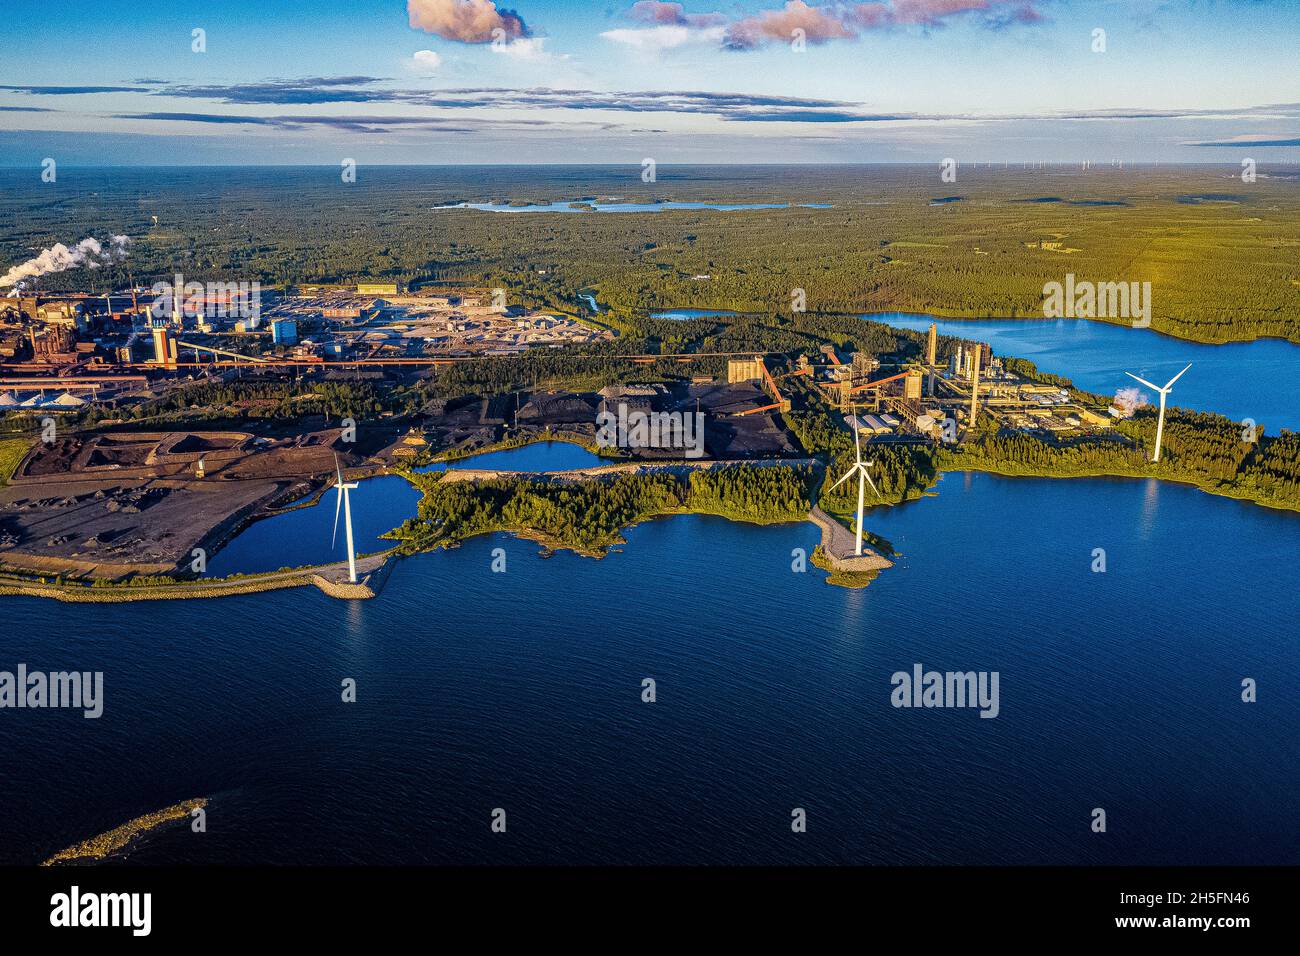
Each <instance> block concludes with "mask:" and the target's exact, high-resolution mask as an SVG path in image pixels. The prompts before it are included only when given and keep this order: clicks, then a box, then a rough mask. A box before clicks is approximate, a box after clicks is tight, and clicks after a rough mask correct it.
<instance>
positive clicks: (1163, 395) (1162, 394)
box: [1124, 362, 1192, 463]
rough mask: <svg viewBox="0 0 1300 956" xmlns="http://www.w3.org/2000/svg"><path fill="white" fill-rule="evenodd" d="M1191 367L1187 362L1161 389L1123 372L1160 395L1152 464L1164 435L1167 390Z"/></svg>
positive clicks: (1158, 455) (1157, 457)
mask: <svg viewBox="0 0 1300 956" xmlns="http://www.w3.org/2000/svg"><path fill="white" fill-rule="evenodd" d="M1191 367H1192V363H1191V362H1188V363H1187V368H1185V369H1183V371H1182V372H1179V373H1178V374H1177V375H1175V376H1174V377H1173V378H1171V379H1170V380H1169V381H1168V382H1166V383H1165V387H1164V388H1161V387H1160V386H1159V385H1153V384H1151V383H1150V382H1148V381H1147V380H1146V379H1144V378H1138V377H1137V376H1136V375H1134V374H1133V373H1132V372H1125V373H1124V374H1125V375H1127V376H1128V377H1129V378H1131V379H1134V380H1135V381H1138V382H1141V383H1142V384H1143V385H1145V386H1146V387H1147V388H1150V389H1154V390H1155V391H1157V392H1159V393H1160V421H1159V422H1158V423H1157V424H1156V453H1155V455H1154V456H1153V457H1152V459H1151V461H1152V463H1154V462H1157V461H1159V460H1160V439H1161V437H1162V436H1163V435H1164V433H1165V399H1166V398H1168V397H1169V390H1170V389H1172V388H1173V387H1174V382H1176V381H1178V380H1179V379H1180V378H1182V377H1183V372H1186V371H1187V369H1188V368H1191Z"/></svg>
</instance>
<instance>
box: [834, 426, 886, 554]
mask: <svg viewBox="0 0 1300 956" xmlns="http://www.w3.org/2000/svg"><path fill="white" fill-rule="evenodd" d="M853 457H854V461H853V467H851V468H850V469H849V470H848V471H846V472H845V473H844V477H843V478H841V479H840V480H839V481H837V482H835V484H833V485H831V488H830V490H831V491H834V490H835V489H836V488H838V487H839V486H840V485H842V484H844V482H846V481H848V480H849V479H850V478H851V477H853V474H854V473H855V472H856V473H857V476H858V531H857V551H856V553H857V554H859V555H860V554H862V503H863V497H864V495H865V488H866V485H871V490H872V491H873V492H875V495H876V497H877V498H879V497H880V492H879V491H876V484H875V482H873V481H872V480H871V476H870V475H869V474H867V469H868V468H869V467H871V466H872V465H874V464H875V462H874V461H869V462H867V463H866V464H863V462H862V445H861V443H860V442H859V441H858V416H856V415H854V416H853ZM864 481H865V482H866V484H863V482H864Z"/></svg>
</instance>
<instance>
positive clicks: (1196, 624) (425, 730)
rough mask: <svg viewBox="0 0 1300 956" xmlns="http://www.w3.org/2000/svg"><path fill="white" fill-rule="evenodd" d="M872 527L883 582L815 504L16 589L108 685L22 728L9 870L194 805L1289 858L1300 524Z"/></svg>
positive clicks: (665, 856)
mask: <svg viewBox="0 0 1300 956" xmlns="http://www.w3.org/2000/svg"><path fill="white" fill-rule="evenodd" d="M868 520H869V526H870V527H871V528H872V530H874V531H877V532H879V533H881V534H884V535H885V536H886V537H888V538H890V539H891V540H892V541H893V542H894V543H895V545H896V546H897V547H898V548H899V549H900V550H901V551H902V552H903V557H902V558H901V560H900V563H899V565H898V566H897V567H896V568H894V569H891V570H889V571H886V572H885V573H884V574H882V575H881V576H880V577H879V578H878V579H877V580H876V581H875V583H873V584H872V585H871V587H870V588H868V589H866V590H863V591H849V590H844V589H841V588H835V587H831V586H828V585H827V584H825V583H824V580H823V575H822V574H821V573H820V572H818V571H817V570H816V569H809V571H808V572H807V573H802V574H800V573H793V572H792V571H791V560H792V557H791V551H792V549H795V548H802V549H805V550H811V548H812V547H813V545H814V544H815V543H816V541H817V538H818V534H817V531H816V529H815V528H813V527H812V526H811V525H808V524H792V525H779V526H769V527H756V526H750V525H743V524H735V523H731V522H728V521H725V520H723V519H717V518H707V517H696V516H688V517H678V518H671V519H666V520H660V521H653V522H648V523H646V524H642V525H640V526H638V527H636V528H633V529H631V530H630V531H629V532H628V533H627V539H628V543H627V545H626V546H625V547H624V548H622V549H621V550H620V551H619V552H617V553H614V554H612V555H610V556H609V557H606V558H605V559H603V560H600V561H595V560H591V559H586V558H579V557H576V556H574V555H571V554H567V553H564V552H560V553H558V554H556V555H555V556H554V557H553V558H551V559H549V560H539V559H538V557H537V555H538V547H537V546H536V545H535V544H532V543H529V542H524V541H520V540H517V539H515V538H513V537H511V536H508V535H493V536H488V537H483V538H478V539H473V540H471V541H469V542H467V543H466V544H465V545H463V546H462V547H460V548H458V549H455V550H453V551H448V552H439V553H434V554H428V555H423V556H419V557H416V558H413V559H409V560H405V561H403V562H401V563H399V564H398V565H397V566H396V568H395V570H394V572H393V574H392V576H391V578H390V579H389V581H388V583H387V585H386V587H385V590H384V592H383V593H382V594H381V595H380V597H378V598H377V599H375V600H371V601H365V602H342V601H335V600H332V599H330V598H327V597H325V596H324V595H323V594H321V593H319V592H317V591H316V590H315V589H312V588H304V589H299V590H294V591H278V592H268V593H264V594H257V595H248V596H244V597H236V598H226V599H221V600H219V601H174V602H157V603H147V604H137V605H132V606H130V607H129V608H124V607H120V606H118V607H111V608H110V607H105V606H95V605H65V604H60V603H56V602H53V601H42V600H38V599H34V598H6V599H5V601H4V604H3V611H4V614H5V617H6V625H5V627H4V628H3V629H0V665H2V666H3V667H5V668H9V669H12V668H13V667H14V666H15V665H16V664H17V663H18V662H24V663H27V664H29V665H30V666H31V667H33V668H38V667H39V668H44V669H63V668H70V667H75V668H78V669H89V670H102V671H103V672H104V674H105V695H106V704H105V713H104V716H103V717H102V718H100V719H99V720H85V719H83V718H82V717H81V716H80V713H74V712H67V711H33V710H24V711H6V712H3V713H0V750H2V751H3V753H4V754H5V759H6V767H7V772H6V773H5V774H3V775H0V806H3V807H4V812H3V813H0V863H12V862H18V863H27V862H32V861H36V860H39V859H41V858H42V857H43V856H44V855H46V854H48V853H50V852H51V851H54V850H56V849H58V848H61V847H63V846H66V845H69V844H71V843H72V842H74V841H76V840H80V839H83V838H85V837H87V836H89V835H91V834H94V833H98V832H102V831H103V830H106V829H108V828H110V827H112V826H115V825H117V824H119V823H122V822H123V821H125V820H127V819H129V818H131V817H134V816H135V815H137V814H139V813H142V812H145V811H148V810H152V809H155V808H158V807H160V806H164V805H167V804H169V803H171V802H173V801H177V800H180V799H183V798H187V797H192V796H196V795H200V794H207V795H212V796H213V801H212V804H211V806H210V808H209V811H208V832H207V833H205V834H193V833H191V832H190V831H189V829H188V828H186V827H180V828H178V829H173V830H169V831H167V832H165V833H163V834H160V835H158V836H156V837H154V838H151V839H150V840H148V841H146V842H145V843H144V844H142V845H141V846H140V847H139V848H138V849H137V850H135V851H133V852H132V853H131V854H130V856H129V857H128V858H129V859H130V860H131V861H132V862H139V863H155V862H186V863H234V862H240V863H251V862H261V863H431V862H436V863H450V862H458V863H501V862H516V863H543V862H623V863H647V862H675V863H702V862H735V863H836V862H852V863H931V862H943V863H1239V864H1246V863H1285V864H1297V863H1300V828H1298V827H1297V826H1296V820H1297V818H1298V817H1300V786H1297V784H1298V783H1300V780H1298V779H1297V777H1298V776H1300V774H1298V772H1297V769H1296V768H1297V767H1300V695H1297V694H1295V693H1294V688H1295V687H1297V686H1300V655H1298V654H1297V653H1296V644H1295V641H1296V632H1297V628H1296V625H1297V622H1298V621H1300V589H1297V587H1296V583H1297V582H1296V571H1295V568H1296V558H1297V556H1298V555H1297V549H1296V541H1297V532H1300V516H1297V515H1294V514H1288V513H1279V512H1272V511H1268V510H1266V509H1263V508H1259V507H1256V506H1252V505H1248V504H1243V503H1239V502H1235V501H1231V500H1228V499H1223V498H1215V497H1212V496H1209V495H1206V494H1203V493H1201V492H1199V491H1197V490H1195V489H1191V488H1187V487H1181V486H1176V485H1160V484H1157V483H1155V482H1146V481H1122V480H1113V481H1112V480H1095V479H1088V480H1076V481H1051V480H1046V479H1021V480H1017V479H1005V478H998V477H994V476H988V475H960V474H955V475H949V476H947V477H945V478H944V479H943V481H942V482H941V483H940V485H939V494H938V496H937V497H932V498H926V499H924V500H921V501H918V502H914V503H911V504H908V505H904V506H901V507H898V508H894V509H876V510H874V511H872V512H871V513H870V516H869V519H868ZM1098 547H1102V548H1105V549H1106V554H1107V561H1108V570H1107V571H1106V573H1104V574H1094V573H1092V572H1091V571H1090V570H1089V567H1090V565H1091V563H1092V560H1093V557H1092V552H1093V549H1095V548H1098ZM494 548H505V549H506V553H507V558H508V564H507V571H506V573H505V574H498V573H493V572H492V571H491V563H492V553H491V552H492V549H494ZM914 663H921V664H923V665H924V666H925V667H927V668H937V669H941V670H946V669H975V670H996V671H998V672H999V674H1000V675H1001V687H1000V691H1001V693H1000V704H1001V715H1000V716H999V717H998V718H997V719H994V720H983V719H980V718H978V717H977V716H976V713H975V712H974V711H971V710H901V709H894V708H893V707H891V706H890V704H889V694H890V691H891V684H890V675H891V674H892V673H893V672H894V671H897V670H908V669H910V667H911V666H912V665H913V664H914ZM1247 676H1249V677H1253V678H1255V679H1256V680H1257V681H1258V685H1259V688H1260V693H1259V702H1258V703H1255V704H1244V703H1242V702H1241V701H1240V696H1239V694H1240V681H1241V679H1242V678H1243V677H1247ZM346 677H351V678H354V679H355V680H356V681H357V688H358V697H357V702H356V703H354V704H343V703H341V702H340V699H339V686H340V681H342V680H343V679H344V678H346ZM645 677H652V678H654V679H655V680H656V681H657V692H658V701H657V702H656V703H654V704H644V703H642V702H641V700H640V692H641V680H642V679H643V678H645ZM495 807H502V808H504V809H506V811H507V820H508V832H507V833H506V834H504V835H494V834H492V833H491V832H490V830H489V815H490V814H491V811H492V809H493V808H495ZM793 807H803V808H805V809H806V810H807V812H808V820H809V823H808V832H807V833H805V834H800V835H795V834H792V833H791V832H790V826H789V821H790V811H791V809H792V808H793ZM1094 807H1103V808H1105V809H1106V811H1107V814H1108V824H1109V828H1108V832H1107V833H1106V834H1094V833H1092V832H1091V831H1090V829H1089V823H1090V821H1091V812H1092V809H1093V808H1094Z"/></svg>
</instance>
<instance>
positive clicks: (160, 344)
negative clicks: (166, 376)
mask: <svg viewBox="0 0 1300 956" xmlns="http://www.w3.org/2000/svg"><path fill="white" fill-rule="evenodd" d="M153 360H154V363H155V364H157V365H161V366H162V367H163V368H167V369H174V368H176V339H175V338H174V337H173V335H172V330H171V327H170V326H169V325H167V324H166V323H165V322H160V321H158V320H156V319H155V320H154V323H153Z"/></svg>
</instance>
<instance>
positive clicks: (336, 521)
mask: <svg viewBox="0 0 1300 956" xmlns="http://www.w3.org/2000/svg"><path fill="white" fill-rule="evenodd" d="M342 507H343V488H342V487H341V486H340V487H339V489H338V498H337V499H336V500H335V502H334V531H333V533H331V534H330V550H331V551H333V550H334V542H335V541H337V540H338V536H339V509H340V508H342Z"/></svg>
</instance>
